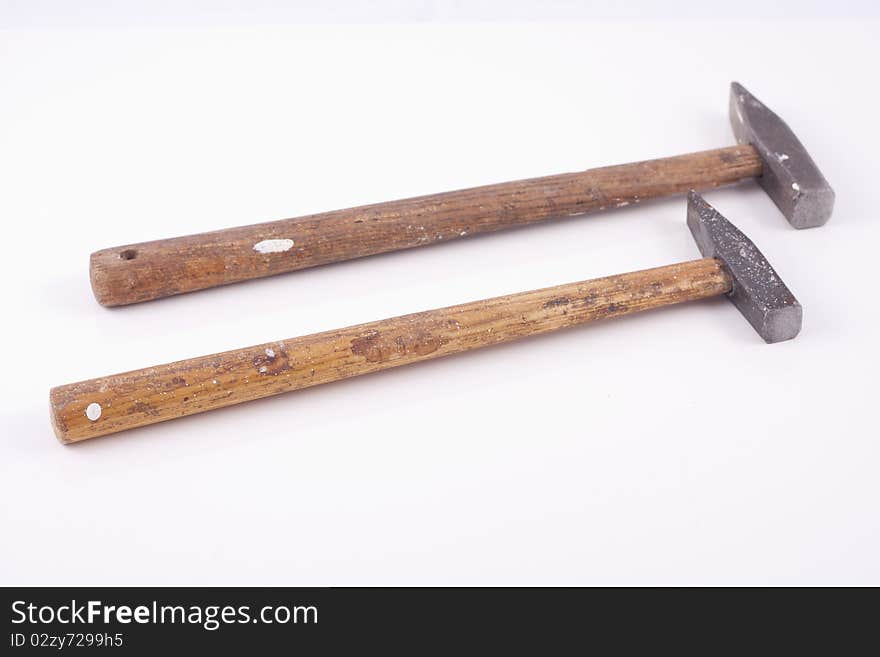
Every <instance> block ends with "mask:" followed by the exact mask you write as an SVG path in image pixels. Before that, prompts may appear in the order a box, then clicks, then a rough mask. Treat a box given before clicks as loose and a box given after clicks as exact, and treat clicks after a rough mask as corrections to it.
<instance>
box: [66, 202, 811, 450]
mask: <svg viewBox="0 0 880 657" xmlns="http://www.w3.org/2000/svg"><path fill="white" fill-rule="evenodd" d="M688 225H689V226H690V228H691V230H692V231H693V234H694V237H695V239H696V240H697V244H698V245H699V247H700V250H701V251H702V252H703V254H704V255H705V256H707V257H705V258H702V259H700V260H691V261H688V262H680V263H675V264H672V265H666V266H664V267H655V268H654V269H646V270H643V271H635V272H629V273H626V274H618V275H615V276H607V277H605V278H597V279H593V280H589V281H580V282H577V283H568V284H566V285H559V286H556V287H551V288H546V289H543V290H533V291H530V292H520V293H517V294H510V295H507V296H502V297H496V298H494V299H485V300H482V301H472V302H470V303H465V304H461V305H459V306H452V307H450V308H440V309H437V310H428V311H426V312H420V313H415V314H412V315H405V316H403V317H394V318H391V319H384V320H380V321H377V322H370V323H368V324H360V325H357V326H351V327H348V328H343V329H337V330H332V331H326V332H324V333H317V334H314V335H307V336H302V337H298V338H291V339H288V340H280V341H277V342H270V343H266V344H261V345H256V346H254V347H245V348H244V349H236V350H234V351H227V352H224V353H220V354H213V355H211V356H201V357H198V358H192V359H189V360H184V361H180V362H177V363H170V364H167V365H159V366H157V367H150V368H146V369H143V370H137V371H134V372H126V373H123V374H115V375H111V376H106V377H102V378H98V379H91V380H89V381H82V382H81V383H73V384H70V385H65V386H60V387H58V388H54V389H52V390H51V392H50V393H49V397H50V402H51V410H52V424H53V426H54V427H55V433H56V435H57V436H58V438H59V439H60V440H61V441H62V442H64V443H69V442H76V441H80V440H85V439H87V438H94V437H96V436H102V435H105V434H110V433H115V432H117V431H123V430H125V429H131V428H134V427H140V426H144V425H147V424H153V423H155V422H162V421H164V420H171V419H174V418H177V417H182V416H184V415H192V414H194V413H201V412H203V411H209V410H212V409H215V408H221V407H223V406H230V405H232V404H238V403H241V402H246V401H250V400H253V399H259V398H262V397H269V396H271V395H277V394H280V393H284V392H290V391H293V390H298V389H300V388H307V387H310V386H315V385H319V384H321V383H330V382H332V381H337V380H340V379H345V378H349V377H353V376H358V375H361V374H368V373H370V372H376V371H379V370H384V369H388V368H390V367H397V366H399V365H407V364H409V363H416V362H420V361H423V360H429V359H432V358H439V357H440V356H448V355H451V354H456V353H461V352H464V351H469V350H472V349H477V348H480V347H488V346H491V345H494V344H500V343H503V342H510V341H512V340H516V339H519V338H524V337H528V336H534V335H540V334H543V333H549V332H551V331H556V330H559V329H563V328H568V327H571V326H576V325H579V324H586V323H588V322H594V321H598V320H602V319H611V318H615V317H622V316H624V315H629V314H632V313H637V312H641V311H644V310H650V309H652V308H660V307H662V306H668V305H672V304H678V303H684V302H686V301H696V300H699V299H705V298H709V297H714V296H719V295H728V296H729V297H730V299H731V301H733V303H734V304H735V305H736V307H737V308H739V309H740V311H741V312H742V313H743V314H744V315H745V316H746V319H748V320H749V322H751V324H752V326H754V327H755V329H756V330H757V331H758V334H759V335H760V336H761V337H762V338H764V340H766V341H767V342H778V341H780V340H788V339H790V338H793V337H794V336H795V335H797V333H798V330H799V329H800V322H801V308H800V305H799V304H798V302H797V300H795V298H794V297H793V296H792V295H791V292H789V290H788V288H787V287H785V284H784V283H782V281H781V280H780V279H779V276H778V275H777V274H776V272H775V271H774V270H773V268H772V267H770V265H769V264H767V261H766V259H765V258H764V256H762V255H761V253H760V252H759V251H758V249H757V247H755V245H754V244H752V243H751V242H750V241H749V239H748V238H747V237H746V236H745V235H743V234H742V233H741V232H740V231H739V230H737V229H736V228H735V227H734V226H732V225H731V224H730V222H728V221H727V220H726V219H724V217H722V216H721V215H720V214H718V213H717V212H715V210H714V209H712V208H711V207H710V206H709V205H708V204H706V202H705V201H703V199H702V198H701V197H700V196H698V195H697V194H696V193H691V195H690V197H689V205H688Z"/></svg>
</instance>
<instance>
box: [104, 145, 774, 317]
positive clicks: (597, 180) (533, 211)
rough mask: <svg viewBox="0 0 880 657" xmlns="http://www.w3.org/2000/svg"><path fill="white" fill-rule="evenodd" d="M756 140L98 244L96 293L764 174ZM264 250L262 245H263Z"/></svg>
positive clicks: (281, 265)
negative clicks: (100, 247)
mask: <svg viewBox="0 0 880 657" xmlns="http://www.w3.org/2000/svg"><path fill="white" fill-rule="evenodd" d="M761 171H762V165H761V159H760V158H759V157H758V154H757V152H756V151H755V149H754V148H753V147H752V146H748V145H739V146H731V147H728V148H721V149H717V150H711V151H703V152H699V153H691V154H688V155H680V156H677V157H669V158H664V159H659V160H649V161H646V162H637V163H633V164H623V165H618V166H611V167H604V168H601V169H592V170H589V171H583V172H579V173H567V174H562V175H556V176H548V177H545V178H533V179H530V180H520V181H516V182H508V183H501V184H497V185H488V186H485V187H475V188H472V189H465V190H460V191H456V192H446V193H443V194H435V195H432V196H420V197H417V198H411V199H404V200H401V201H392V202H388V203H380V204H376V205H367V206H362V207H357V208H351V209H347V210H337V211H335V212H326V213H323V214H315V215H310V216H307V217H301V218H298V219H284V220H281V221H272V222H268V223H262V224H255V225H252V226H244V227H240V228H229V229H226V230H219V231H214V232H210V233H202V234H199V235H189V236H186V237H177V238H172V239H164V240H158V241H154V242H144V243H141V244H129V245H125V246H119V247H116V248H111V249H105V250H102V251H97V252H96V253H93V254H92V256H91V264H90V273H91V282H92V289H93V291H94V294H95V298H96V299H97V300H98V301H99V302H100V303H101V304H102V305H105V306H120V305H125V304H130V303H137V302H140V301H149V300H151V299H160V298H162V297H167V296H171V295H174V294H181V293H183V292H192V291H195V290H201V289H205V288H210V287H216V286H218V285H226V284H228V283H235V282H238V281H244V280H249V279H254V278H260V277H263V276H271V275H274V274H280V273H283V272H291V271H296V270H299V269H305V268H307V267H314V266H317V265H324V264H329V263H333V262H341V261H344V260H350V259H353V258H360V257H363V256H369V255H375V254H378V253H384V252H388V251H398V250H401V249H410V248H413V247H417V246H424V245H426V244H434V243H436V242H440V241H448V240H453V239H459V238H462V237H465V236H471V235H478V234H481V233H487V232H491V231H496V230H501V229H504V228H509V227H513V226H522V225H526V224H532V223H536V222H540V221H544V220H546V219H550V218H556V217H566V216H573V215H580V214H585V213H589V212H594V211H598V210H604V209H606V208H614V207H621V206H624V205H629V204H631V203H638V202H640V201H642V200H645V199H650V198H657V197H661V196H668V195H671V194H680V193H684V192H687V191H688V190H689V189H697V190H699V189H706V188H710V187H717V186H719V185H726V184H730V183H733V182H736V181H738V180H742V179H744V178H750V177H755V176H759V175H761ZM261 251H263V252H261Z"/></svg>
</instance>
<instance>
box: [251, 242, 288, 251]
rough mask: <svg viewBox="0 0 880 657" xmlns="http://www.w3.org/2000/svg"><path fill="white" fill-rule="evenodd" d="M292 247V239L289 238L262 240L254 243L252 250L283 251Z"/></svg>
mask: <svg viewBox="0 0 880 657" xmlns="http://www.w3.org/2000/svg"><path fill="white" fill-rule="evenodd" d="M292 248H293V240H291V239H275V240H263V241H262V242H257V243H256V244H254V251H256V252H257V253H284V252H285V251H290V249H292Z"/></svg>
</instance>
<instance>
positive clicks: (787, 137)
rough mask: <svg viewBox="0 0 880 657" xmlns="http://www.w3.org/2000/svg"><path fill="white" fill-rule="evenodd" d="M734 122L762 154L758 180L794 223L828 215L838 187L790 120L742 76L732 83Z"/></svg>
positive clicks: (814, 222) (742, 139)
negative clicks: (752, 91)
mask: <svg viewBox="0 0 880 657" xmlns="http://www.w3.org/2000/svg"><path fill="white" fill-rule="evenodd" d="M730 124H731V126H733V134H734V136H735V137H736V140H737V141H738V142H739V143H740V144H751V145H752V146H754V147H755V149H756V150H757V151H758V153H759V154H760V156H761V159H762V160H763V161H764V172H763V174H762V175H761V177H760V178H759V179H758V182H759V183H760V184H761V186H762V187H763V188H764V190H765V191H766V192H767V193H768V194H769V195H770V198H772V199H773V202H774V203H776V205H777V206H778V207H779V209H780V210H782V214H784V215H785V218H786V219H788V221H789V223H791V225H792V226H794V227H795V228H813V227H815V226H821V225H822V224H824V223H825V222H826V221H828V219H829V218H830V217H831V210H832V209H833V208H834V190H833V189H831V186H830V185H829V184H828V181H827V180H825V177H824V176H823V175H822V172H821V171H819V168H818V167H817V166H816V163H815V162H813V160H812V158H811V157H810V156H809V154H808V153H807V150H806V149H805V148H804V145H803V144H801V142H800V141H798V138H797V137H795V136H794V133H793V132H792V131H791V128H789V127H788V126H787V125H786V123H785V121H783V120H782V119H780V118H779V117H778V116H776V114H774V113H773V112H772V111H770V109H769V108H768V107H767V106H766V105H764V104H762V103H761V101H759V100H758V99H757V98H755V97H754V96H753V95H752V94H750V93H749V92H748V91H747V90H746V88H745V87H743V86H742V85H741V84H739V83H738V82H732V83H731V84H730Z"/></svg>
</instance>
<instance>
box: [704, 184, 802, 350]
mask: <svg viewBox="0 0 880 657" xmlns="http://www.w3.org/2000/svg"><path fill="white" fill-rule="evenodd" d="M687 224H688V228H690V230H691V233H692V234H693V236H694V240H696V242H697V246H698V247H699V249H700V253H702V254H703V256H705V257H706V258H716V259H718V260H720V261H721V263H722V264H723V265H724V268H725V269H726V270H727V272H728V273H729V274H730V277H731V279H732V280H733V289H732V290H731V291H730V292H728V295H727V296H728V297H729V298H730V300H731V301H732V302H733V305H735V306H736V307H737V308H739V311H740V312H741V313H742V314H743V315H745V318H746V319H747V320H749V323H750V324H751V325H752V326H753V327H754V329H755V330H756V331H757V332H758V335H760V336H761V337H762V338H764V341H765V342H768V343H773V342H781V341H783V340H791V339H792V338H793V337H795V336H796V335H797V334H798V333H799V332H800V330H801V322H802V320H803V309H802V308H801V304H800V303H798V300H797V299H795V298H794V295H793V294H792V293H791V291H790V290H789V289H788V287H787V286H786V285H785V283H783V282H782V279H781V278H779V275H778V274H777V273H776V272H775V271H774V269H773V267H771V266H770V263H768V262H767V259H766V258H765V257H764V256H763V255H762V254H761V252H760V251H759V250H758V247H756V246H755V245H754V244H753V243H752V241H751V240H750V239H749V238H748V237H746V236H745V235H744V234H743V233H742V231H740V230H739V229H738V228H737V227H736V226H734V225H733V224H732V223H730V222H729V221H728V220H727V219H725V218H724V217H722V216H721V215H720V214H719V213H718V211H717V210H715V208H713V207H712V206H711V205H709V204H708V203H706V201H705V200H704V199H703V197H702V196H700V195H699V194H697V193H696V192H695V191H693V190H692V191H691V192H690V193H689V194H688V209H687Z"/></svg>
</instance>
